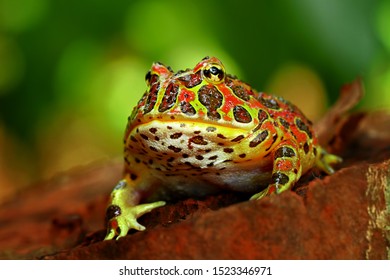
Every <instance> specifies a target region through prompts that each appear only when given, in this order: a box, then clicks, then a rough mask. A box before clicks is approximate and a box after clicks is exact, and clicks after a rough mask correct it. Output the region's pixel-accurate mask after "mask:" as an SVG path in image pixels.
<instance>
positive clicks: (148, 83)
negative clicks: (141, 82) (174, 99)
mask: <svg viewBox="0 0 390 280" xmlns="http://www.w3.org/2000/svg"><path fill="white" fill-rule="evenodd" d="M151 79H152V72H150V70H149V71H148V73H146V75H145V82H146V84H147V85H148V86H149V85H150V80H151Z"/></svg>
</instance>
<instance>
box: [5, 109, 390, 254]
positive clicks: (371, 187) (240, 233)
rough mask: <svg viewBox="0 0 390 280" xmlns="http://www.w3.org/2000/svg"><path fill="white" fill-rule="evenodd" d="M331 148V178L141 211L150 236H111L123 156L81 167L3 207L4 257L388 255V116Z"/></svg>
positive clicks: (353, 120) (365, 122) (347, 131)
mask: <svg viewBox="0 0 390 280" xmlns="http://www.w3.org/2000/svg"><path fill="white" fill-rule="evenodd" d="M338 131H339V132H338V136H337V137H336V138H335V137H333V138H332V143H333V148H334V149H336V150H337V151H338V152H339V153H340V154H341V155H342V156H343V158H344V159H345V160H344V163H343V164H342V166H340V168H339V170H338V171H337V172H336V173H335V174H333V175H332V176H326V177H324V178H320V177H318V174H317V173H312V172H311V173H310V174H308V175H306V176H304V178H302V179H301V180H300V182H299V184H298V186H297V188H296V190H295V192H286V193H283V194H282V195H280V196H272V197H268V198H265V199H263V200H261V201H247V197H246V196H243V195H236V194H232V193H228V194H220V195H217V196H210V197H207V198H206V199H204V200H193V199H188V200H183V201H179V202H177V203H174V204H169V205H167V206H166V207H162V208H159V209H156V210H155V211H153V212H152V213H150V214H147V215H145V216H144V217H142V218H141V219H140V220H141V223H143V224H144V225H145V226H147V230H146V231H145V232H131V233H130V234H129V235H128V236H126V237H125V238H122V239H120V240H119V241H106V242H102V241H101V240H102V239H103V237H104V233H105V232H104V230H103V228H104V225H103V217H104V208H105V204H106V200H107V198H108V195H109V192H110V190H111V188H112V186H113V185H114V184H115V182H116V181H117V180H118V179H119V177H120V170H121V165H122V163H121V162H120V161H115V162H108V163H106V164H98V165H95V166H93V167H90V168H83V169H79V170H74V171H71V172H69V173H68V174H64V175H62V176H59V177H57V178H55V179H53V180H51V181H49V182H45V183H43V184H40V185H39V186H38V187H36V188H34V189H33V190H32V191H30V192H26V193H23V194H22V195H21V196H20V197H19V199H18V200H15V201H13V202H10V203H8V204H6V205H3V206H2V207H1V209H0V252H1V253H0V258H8V259H15V258H43V259H388V258H390V116H389V115H388V114H384V113H373V114H370V115H367V116H366V115H363V114H355V115H353V116H352V117H350V118H348V119H346V120H345V121H344V122H343V125H342V127H339V128H338Z"/></svg>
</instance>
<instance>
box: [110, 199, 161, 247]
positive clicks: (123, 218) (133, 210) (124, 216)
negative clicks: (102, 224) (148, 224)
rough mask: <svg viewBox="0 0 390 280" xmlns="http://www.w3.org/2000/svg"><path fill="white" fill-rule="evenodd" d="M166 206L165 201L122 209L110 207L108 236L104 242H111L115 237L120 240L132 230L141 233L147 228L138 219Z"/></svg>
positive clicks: (115, 206) (114, 206)
mask: <svg viewBox="0 0 390 280" xmlns="http://www.w3.org/2000/svg"><path fill="white" fill-rule="evenodd" d="M164 205H165V201H157V202H153V203H147V204H140V205H136V206H130V207H129V206H128V207H122V208H121V207H119V206H117V205H110V206H109V207H108V208H107V214H106V215H107V217H108V218H110V219H109V221H108V224H107V235H106V237H105V238H104V240H110V239H113V238H114V237H116V239H117V240H118V239H119V238H120V237H123V236H126V234H127V232H128V231H129V230H130V229H136V230H139V231H143V230H145V227H144V226H143V225H141V224H139V223H138V221H137V218H139V217H141V216H142V215H143V214H145V213H148V212H150V211H152V210H153V209H155V208H158V207H161V206H164Z"/></svg>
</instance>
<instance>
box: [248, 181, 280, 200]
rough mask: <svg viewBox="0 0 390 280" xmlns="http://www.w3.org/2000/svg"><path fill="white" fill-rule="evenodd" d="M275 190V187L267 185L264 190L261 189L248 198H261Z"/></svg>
mask: <svg viewBox="0 0 390 280" xmlns="http://www.w3.org/2000/svg"><path fill="white" fill-rule="evenodd" d="M274 192H275V187H274V186H272V185H270V186H268V187H267V188H265V189H264V190H262V191H261V192H258V193H256V194H254V195H252V196H251V198H250V199H249V200H258V199H262V198H263V197H265V196H267V195H270V194H272V193H274Z"/></svg>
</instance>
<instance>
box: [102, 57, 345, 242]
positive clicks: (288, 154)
mask: <svg viewBox="0 0 390 280" xmlns="http://www.w3.org/2000/svg"><path fill="white" fill-rule="evenodd" d="M146 82H147V85H148V89H147V91H146V92H145V94H144V95H143V97H142V98H141V100H140V101H139V102H138V105H137V106H136V107H135V108H134V110H133V113H132V114H131V116H130V117H129V118H128V123H127V128H126V133H125V137H124V146H125V152H124V159H125V166H124V177H123V179H122V180H121V181H119V183H118V184H117V186H116V187H115V188H114V190H113V191H112V194H111V200H110V203H109V206H108V208H107V213H106V219H107V223H108V231H107V236H106V238H105V239H113V238H115V237H116V238H119V237H122V236H125V235H126V234H127V232H128V231H129V230H130V229H136V230H144V229H145V227H144V226H142V225H140V224H139V223H138V222H137V218H138V217H140V216H141V215H143V214H145V213H147V212H149V211H151V210H153V209H154V208H157V207H160V206H163V205H164V204H165V202H164V201H157V202H150V201H149V202H150V203H145V204H140V203H144V202H145V201H146V200H147V199H150V198H151V197H153V196H152V194H153V193H156V192H159V193H160V194H161V193H167V192H168V190H169V191H170V192H171V193H172V192H173V193H180V194H185V195H187V196H204V195H207V194H210V193H214V192H216V191H217V190H223V189H228V190H233V191H238V192H246V193H249V194H252V195H253V196H252V197H251V199H260V198H262V197H264V196H266V195H269V194H272V193H277V194H279V193H281V192H283V191H285V190H288V189H290V188H291V187H292V186H293V185H294V184H295V183H296V182H297V181H298V179H299V178H300V177H301V176H302V174H304V173H305V172H307V171H308V170H309V169H311V168H313V167H318V168H319V169H321V170H323V171H325V172H326V173H328V174H330V173H333V172H334V170H333V168H332V165H333V164H336V163H338V162H340V161H341V159H340V158H339V157H337V156H335V155H332V154H328V153H327V152H326V151H325V150H324V149H323V148H321V147H320V146H319V144H318V140H317V138H316V136H315V134H314V132H313V130H312V123H311V122H310V121H309V120H308V119H307V118H306V117H305V116H304V115H303V114H302V112H301V111H300V110H299V109H298V108H297V107H296V106H294V105H292V104H291V103H290V102H287V101H285V100H283V99H282V98H279V97H275V96H272V95H268V94H265V93H262V92H260V93H259V92H257V91H255V90H254V89H252V88H251V87H250V86H249V85H247V84H246V83H244V82H242V81H240V80H238V79H237V78H236V77H234V76H231V75H229V74H226V72H225V69H224V66H223V65H222V63H221V62H220V61H219V60H218V59H217V58H214V57H212V58H209V57H206V58H204V59H203V60H202V61H200V62H199V63H198V64H197V65H196V66H195V68H194V69H187V70H185V71H179V72H177V73H174V72H173V71H172V70H171V69H170V68H169V67H165V66H164V65H163V64H161V63H154V64H153V65H152V68H151V70H150V71H149V72H148V73H147V74H146ZM152 201H153V199H152Z"/></svg>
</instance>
